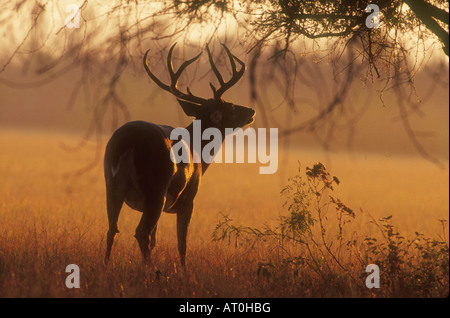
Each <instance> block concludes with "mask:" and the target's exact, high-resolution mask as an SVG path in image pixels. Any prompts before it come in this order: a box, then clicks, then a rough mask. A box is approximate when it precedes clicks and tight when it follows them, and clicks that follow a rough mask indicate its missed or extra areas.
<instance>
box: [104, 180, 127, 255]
mask: <svg viewBox="0 0 450 318" xmlns="http://www.w3.org/2000/svg"><path fill="white" fill-rule="evenodd" d="M114 190H116V189H115V187H114V185H113V184H110V185H107V187H106V208H107V212H108V223H109V229H108V233H107V234H106V253H105V263H108V261H109V257H110V255H111V249H112V246H113V243H114V237H115V235H116V234H117V233H119V229H118V227H117V221H118V219H119V214H120V210H121V209H122V205H123V201H124V197H125V195H124V194H123V192H124V191H117V190H116V191H114ZM121 192H122V193H121Z"/></svg>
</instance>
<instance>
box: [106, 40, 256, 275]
mask: <svg viewBox="0 0 450 318" xmlns="http://www.w3.org/2000/svg"><path fill="white" fill-rule="evenodd" d="M175 45H176V44H174V45H173V46H172V47H171V48H170V50H169V53H168V56H167V68H168V71H169V76H170V85H166V84H164V83H163V82H161V81H160V80H159V79H158V78H157V77H156V76H155V75H154V74H153V73H152V71H151V70H150V68H149V66H148V62H147V55H148V52H149V50H148V51H147V52H146V53H145V54H144V58H143V64H144V68H145V70H146V72H147V74H148V76H149V77H150V78H151V79H152V80H153V81H154V82H155V83H156V84H157V85H158V86H159V87H160V88H162V89H163V90H165V91H167V92H170V93H171V94H172V95H173V96H175V98H176V99H177V101H178V103H179V104H180V106H181V108H182V109H183V111H184V113H185V114H186V115H187V116H192V117H195V119H197V120H201V124H202V126H201V129H202V130H205V129H207V128H209V127H214V128H217V129H219V130H220V131H221V132H222V136H225V128H238V127H244V126H247V125H249V124H251V123H252V122H253V120H254V115H255V111H254V110H253V109H252V108H249V107H244V106H239V105H235V104H232V103H228V102H225V101H224V100H223V99H222V95H223V94H224V93H225V92H226V91H227V90H228V89H230V88H231V87H232V86H233V85H235V84H236V83H237V82H238V81H239V80H240V79H241V78H242V76H243V75H244V72H245V69H246V67H245V63H244V62H242V61H241V60H240V59H238V58H237V57H236V56H234V55H233V54H232V53H231V52H230V50H229V49H228V48H227V47H226V46H225V45H224V44H222V45H223V47H224V49H225V51H226V54H227V56H228V59H229V62H230V64H231V71H232V77H231V79H230V80H228V81H225V80H224V79H223V77H222V75H221V74H220V72H219V70H218V68H217V67H216V65H215V64H214V61H213V58H212V56H211V52H210V50H209V47H208V45H207V46H206V50H207V53H208V59H209V62H210V65H211V68H212V71H213V73H214V75H215V76H216V78H217V80H218V82H219V84H220V87H219V88H218V89H216V88H215V86H214V85H213V84H212V83H210V87H211V89H212V91H213V98H211V99H204V98H201V97H198V96H195V95H193V94H192V92H191V91H190V90H189V88H188V87H187V93H183V92H181V91H180V90H179V89H178V88H177V84H178V80H179V78H180V76H181V74H182V72H183V71H184V70H185V69H186V67H187V66H189V65H190V64H192V63H193V62H195V61H196V60H197V59H198V58H199V57H200V55H201V53H200V54H198V55H197V56H195V57H194V58H192V59H190V60H188V61H185V62H184V63H183V64H182V65H181V66H180V67H179V69H178V70H177V71H174V69H173V64H172V53H173V50H174V48H175ZM237 64H239V69H238V67H237ZM173 129H174V128H173V127H170V126H166V125H157V124H153V123H150V122H145V121H133V122H129V123H126V124H125V125H123V126H122V127H120V128H118V129H117V130H116V131H115V132H114V134H113V135H112V137H111V139H110V140H109V142H108V144H107V146H106V150H105V158H104V170H105V182H106V201H107V213H108V221H109V229H108V233H107V239H106V254H105V262H106V263H107V262H108V260H109V258H110V255H111V248H112V245H113V242H114V237H115V235H116V234H117V233H119V229H118V226H117V222H118V218H119V213H120V210H121V208H122V205H123V202H125V203H126V204H127V205H128V206H129V207H131V208H132V209H134V210H137V211H140V212H142V217H141V219H140V222H139V224H138V226H137V228H136V233H135V237H136V240H137V242H138V244H139V248H140V250H141V253H142V257H143V259H144V261H148V260H149V259H150V252H151V250H152V249H153V248H154V246H155V243H156V228H157V223H158V220H159V217H160V215H161V212H162V211H164V212H167V213H176V216H177V239H178V252H179V255H180V260H181V265H182V266H183V267H184V266H185V259H186V237H187V233H188V226H189V222H190V220H191V216H192V211H193V208H194V199H195V196H196V194H197V191H198V188H199V186H200V181H201V179H202V176H203V174H204V173H205V172H206V170H207V169H208V166H209V163H207V162H205V161H203V159H202V160H201V161H200V162H194V160H192V158H193V156H194V155H195V154H194V149H193V148H192V145H193V144H194V143H193V140H192V138H195V136H194V134H193V133H192V132H193V124H192V123H191V124H190V125H189V126H187V127H186V129H187V130H188V131H189V132H190V139H191V140H188V141H185V142H184V144H185V147H186V148H187V150H188V151H189V154H190V158H191V160H189V162H179V163H174V162H173V161H172V160H171V153H172V155H173V151H174V150H173V149H172V145H173V144H174V142H176V141H174V140H171V139H170V133H171V131H172V130H173ZM205 142H206V141H201V143H202V146H203V145H204V143H205ZM222 142H223V139H222ZM150 238H151V240H150Z"/></svg>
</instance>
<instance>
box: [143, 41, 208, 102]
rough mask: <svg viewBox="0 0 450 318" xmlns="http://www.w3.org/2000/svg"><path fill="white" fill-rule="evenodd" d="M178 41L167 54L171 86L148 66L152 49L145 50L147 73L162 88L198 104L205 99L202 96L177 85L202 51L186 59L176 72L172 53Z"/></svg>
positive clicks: (177, 96)
mask: <svg viewBox="0 0 450 318" xmlns="http://www.w3.org/2000/svg"><path fill="white" fill-rule="evenodd" d="M175 45H176V43H174V44H173V45H172V46H171V47H170V49H169V53H168V55H167V69H168V71H169V76H170V86H169V85H166V84H164V83H163V82H161V81H160V80H159V79H158V78H157V77H156V76H155V75H154V74H153V73H152V72H151V71H150V68H149V67H148V63H147V54H148V52H149V51H150V50H147V52H145V54H144V68H145V70H146V71H147V74H148V75H149V76H150V78H151V79H152V80H153V81H154V82H155V83H156V84H157V85H158V86H159V87H161V88H162V89H164V90H165V91H168V92H170V93H172V94H173V95H174V96H175V97H176V98H179V99H183V100H186V101H191V102H194V103H197V104H202V103H203V102H204V101H205V99H203V98H201V97H197V96H194V95H193V94H192V93H191V91H190V90H189V88H187V91H188V94H185V93H183V92H181V91H180V90H178V88H177V85H178V80H179V78H180V76H181V73H183V71H184V70H185V69H186V67H188V66H189V65H190V64H192V63H194V62H195V61H196V60H197V59H198V58H199V57H200V55H201V54H202V53H201V52H200V54H198V55H197V56H195V57H194V58H192V59H190V60H187V61H185V62H184V63H183V64H182V65H181V66H180V68H179V69H178V70H177V71H176V72H175V71H174V70H173V63H172V53H173V50H174V48H175Z"/></svg>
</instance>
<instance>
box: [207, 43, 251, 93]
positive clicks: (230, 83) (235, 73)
mask: <svg viewBox="0 0 450 318" xmlns="http://www.w3.org/2000/svg"><path fill="white" fill-rule="evenodd" d="M222 46H223V47H224V49H225V51H226V52H227V55H228V58H229V59H230V64H231V71H232V72H233V75H232V77H231V79H230V80H229V81H228V82H225V81H224V80H223V77H222V75H220V72H219V70H218V69H217V67H216V65H215V64H214V61H213V58H212V56H211V52H210V51H209V47H208V44H206V50H207V51H208V58H209V63H210V64H211V68H212V70H213V72H214V74H215V75H216V77H217V80H218V81H219V84H220V88H219V89H218V90H216V88H215V87H214V85H213V84H212V83H209V85H210V86H211V89H212V90H213V93H214V98H215V99H219V98H221V96H222V95H223V93H225V92H226V91H227V90H228V89H230V88H231V87H232V86H233V85H234V84H236V83H237V82H238V81H239V80H240V79H241V77H242V75H244V72H245V69H246V66H245V63H244V62H242V61H241V60H240V59H238V58H237V57H236V56H234V55H233V54H231V52H230V50H229V49H228V48H227V47H226V45H225V44H223V43H222ZM235 61H237V62H238V63H239V64H240V65H241V69H240V70H239V71H238V70H237V68H236V62H235Z"/></svg>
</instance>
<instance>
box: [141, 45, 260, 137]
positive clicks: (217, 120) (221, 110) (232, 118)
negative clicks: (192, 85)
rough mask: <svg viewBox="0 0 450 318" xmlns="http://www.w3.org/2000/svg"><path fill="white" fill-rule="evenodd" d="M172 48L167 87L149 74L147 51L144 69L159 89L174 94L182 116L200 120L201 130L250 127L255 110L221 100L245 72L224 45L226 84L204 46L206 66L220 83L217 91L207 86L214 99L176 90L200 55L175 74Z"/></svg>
mask: <svg viewBox="0 0 450 318" xmlns="http://www.w3.org/2000/svg"><path fill="white" fill-rule="evenodd" d="M175 45H176V43H175V44H174V45H172V47H171V48H170V50H169V54H168V56H167V68H168V71H169V76H170V81H171V82H170V85H166V84H164V83H163V82H161V81H160V80H159V79H158V78H157V77H156V76H155V75H154V74H153V73H152V72H151V71H150V68H149V66H148V63H147V54H148V52H149V50H148V51H147V52H145V55H144V61H143V62H144V68H145V70H146V71H147V74H148V75H149V76H150V78H151V79H152V80H153V81H154V82H155V83H156V84H157V85H158V86H159V87H161V88H162V89H164V90H165V91H168V92H170V93H171V94H172V95H174V96H175V97H176V98H177V100H178V103H179V104H180V105H181V108H182V109H183V111H184V113H185V114H186V115H188V116H192V117H195V118H196V119H199V120H201V121H202V127H205V128H206V127H216V128H218V129H220V130H224V129H225V128H238V127H244V126H246V125H249V124H251V123H252V122H253V120H254V115H255V111H254V110H253V109H252V108H249V107H245V106H240V105H235V104H233V103H229V102H226V101H224V100H223V99H222V95H223V94H224V93H225V92H226V91H227V90H228V89H230V88H231V87H232V86H233V85H235V84H236V83H237V82H238V81H239V80H240V79H241V78H242V76H243V75H244V72H245V69H246V67H245V63H244V62H242V61H241V60H240V59H238V58H237V57H236V56H234V55H233V54H231V52H230V50H229V49H228V48H227V47H226V45H225V44H222V46H223V47H224V48H225V51H226V53H227V56H228V58H229V60H230V64H231V70H232V77H231V79H230V80H229V81H227V82H225V80H224V79H223V77H222V75H221V74H220V72H219V70H218V69H217V67H216V65H215V64H214V61H213V58H212V56H211V52H210V50H209V47H208V45H206V50H207V52H208V58H209V63H210V64H211V68H212V71H213V72H214V75H215V76H216V78H217V80H218V82H219V85H220V87H219V89H216V88H215V86H214V85H213V84H212V83H210V87H211V89H212V91H213V98H210V99H204V98H201V97H198V96H195V95H193V94H192V92H191V91H190V90H189V87H187V93H183V92H181V91H180V90H179V89H178V88H177V85H178V80H179V78H180V76H181V74H182V72H183V71H184V70H185V69H186V67H188V66H189V65H190V64H192V63H193V62H195V61H196V60H197V59H198V58H199V57H200V55H201V53H200V54H198V55H197V56H195V57H194V58H192V59H190V60H188V61H185V62H184V63H183V64H182V65H181V66H180V67H179V69H178V70H177V71H176V72H175V71H174V69H173V63H172V53H173V50H174V48H175ZM236 62H237V63H238V64H239V65H240V69H239V70H238V69H237V66H236Z"/></svg>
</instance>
